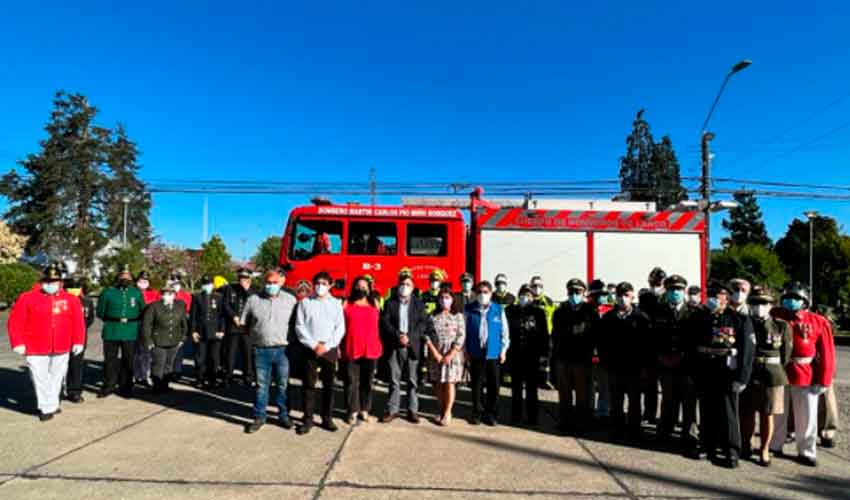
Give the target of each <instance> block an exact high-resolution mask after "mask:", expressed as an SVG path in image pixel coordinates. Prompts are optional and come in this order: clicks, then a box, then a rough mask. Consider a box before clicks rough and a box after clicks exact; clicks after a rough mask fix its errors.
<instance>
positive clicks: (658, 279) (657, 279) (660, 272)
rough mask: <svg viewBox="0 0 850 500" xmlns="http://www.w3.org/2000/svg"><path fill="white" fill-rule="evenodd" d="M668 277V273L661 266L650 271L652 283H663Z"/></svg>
mask: <svg viewBox="0 0 850 500" xmlns="http://www.w3.org/2000/svg"><path fill="white" fill-rule="evenodd" d="M666 277H667V273H665V272H664V269H661V268H660V267H654V268H653V269H652V271H650V272H649V282H650V283H663V282H664V279H665V278H666Z"/></svg>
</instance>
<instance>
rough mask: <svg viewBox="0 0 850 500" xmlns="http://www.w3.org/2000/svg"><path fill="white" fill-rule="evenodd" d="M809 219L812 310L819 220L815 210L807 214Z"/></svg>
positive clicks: (810, 299)
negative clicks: (816, 237)
mask: <svg viewBox="0 0 850 500" xmlns="http://www.w3.org/2000/svg"><path fill="white" fill-rule="evenodd" d="M805 215H806V217H808V219H809V301H810V304H809V305H810V308H811V309H814V306H815V247H814V245H815V225H814V224H815V219H817V218H818V213H817V212H816V211H814V210H809V211H807V212H806V213H805Z"/></svg>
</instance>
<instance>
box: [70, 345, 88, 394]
mask: <svg viewBox="0 0 850 500" xmlns="http://www.w3.org/2000/svg"><path fill="white" fill-rule="evenodd" d="M69 356H70V358H68V374H67V375H66V376H65V392H66V393H67V394H68V396H79V395H80V394H82V393H83V371H84V370H85V368H86V350H85V349H83V352H81V353H79V354H77V355H76V356H74V355H73V354H69Z"/></svg>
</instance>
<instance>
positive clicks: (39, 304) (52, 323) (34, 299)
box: [8, 285, 86, 356]
mask: <svg viewBox="0 0 850 500" xmlns="http://www.w3.org/2000/svg"><path fill="white" fill-rule="evenodd" d="M8 330H9V342H10V343H11V344H12V348H13V349H14V348H15V347H18V346H20V345H23V346H25V347H26V349H27V352H26V354H27V355H28V356H29V355H46V354H64V353H66V352H68V351H70V350H71V346H72V345H82V344H84V343H85V339H86V323H85V319H84V318H83V308H82V306H81V305H80V299H78V298H77V297H75V296H73V295H71V294H69V293H68V292H66V291H65V290H61V289H60V290H59V292H58V293H56V294H55V295H48V294H46V293H44V292H42V291H41V288H40V286H39V285H36V286H35V287H33V289H32V290H30V291H28V292H24V293H22V294H21V296H20V297H18V300H17V302H15V305H14V306H13V307H12V311H11V312H10V313H9V321H8Z"/></svg>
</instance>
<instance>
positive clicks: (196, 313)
mask: <svg viewBox="0 0 850 500" xmlns="http://www.w3.org/2000/svg"><path fill="white" fill-rule="evenodd" d="M189 314H190V316H191V317H192V321H191V327H192V328H191V330H192V333H198V334H200V336H201V340H215V338H216V337H215V334H216V333H217V332H224V328H225V317H224V310H223V308H222V296H221V294H220V293H218V292H213V293H203V292H201V293H198V294H195V295H193V296H192V309H191V312H190V313H189Z"/></svg>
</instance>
